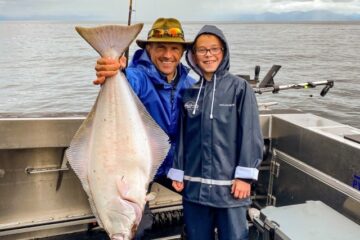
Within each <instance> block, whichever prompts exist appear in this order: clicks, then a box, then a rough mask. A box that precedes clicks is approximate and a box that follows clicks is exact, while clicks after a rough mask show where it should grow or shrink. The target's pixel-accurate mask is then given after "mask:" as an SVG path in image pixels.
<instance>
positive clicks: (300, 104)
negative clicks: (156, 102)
mask: <svg viewBox="0 0 360 240" xmlns="http://www.w3.org/2000/svg"><path fill="white" fill-rule="evenodd" d="M101 24H110V23H94V22H93V23H89V22H82V23H81V22H80V23H78V22H64V23H60V22H0V53H1V54H0V76H1V77H0V114H1V113H12V114H19V115H20V114H24V113H26V114H29V113H30V114H31V113H54V112H55V113H64V112H88V111H89V110H90V108H91V106H92V105H93V103H94V101H95V98H96V96H97V93H98V90H99V87H98V86H95V85H93V84H92V80H94V79H95V78H96V77H95V70H94V66H95V62H96V59H97V58H98V55H97V53H96V52H95V51H94V50H93V49H92V48H91V47H90V46H89V45H88V44H87V43H86V42H85V41H84V40H83V39H82V38H81V37H80V36H79V35H78V34H77V33H76V31H75V30H74V27H75V26H77V25H80V26H87V27H89V26H97V25H101ZM216 25H217V26H218V27H220V28H221V29H222V30H223V31H224V33H225V35H226V37H227V40H228V42H229V45H230V55H231V68H230V71H231V72H232V73H234V74H249V75H251V77H253V76H254V67H255V65H260V67H261V72H260V79H262V78H263V77H264V76H265V74H266V73H267V71H268V70H269V69H270V68H271V66H272V65H273V64H277V65H281V66H282V68H281V70H280V71H279V72H278V74H277V75H276V76H275V83H276V84H279V85H282V84H292V83H302V82H308V81H323V80H334V81H335V86H334V88H332V89H331V90H330V91H329V93H328V94H327V95H326V96H325V97H321V96H320V94H319V93H320V91H321V89H322V87H321V86H319V87H317V88H314V89H307V90H304V89H302V90H286V91H281V92H279V93H277V94H272V93H264V94H262V95H257V97H258V102H259V103H260V104H263V103H267V102H276V103H277V105H275V106H273V108H296V109H300V110H303V111H305V112H311V113H315V114H317V115H320V116H323V117H326V118H329V119H332V120H335V121H339V122H341V123H344V124H348V125H351V126H354V127H357V128H360V121H359V120H360V101H359V99H360V90H359V89H360V41H359V39H360V23H292V24H285V23H278V24H276V23H221V24H216ZM202 26H203V24H202V23H186V24H184V26H183V27H184V30H185V34H186V38H187V39H188V40H191V39H192V38H193V37H194V36H195V34H196V33H197V31H198V30H199V29H200V28H201V27H202ZM149 28H150V25H149V24H145V26H144V29H143V31H142V32H141V34H140V35H139V38H142V39H144V38H145V37H146V33H147V31H148V30H149ZM136 49H137V46H136V44H135V43H134V44H132V45H131V48H130V56H132V53H133V52H134V51H135V50H136Z"/></svg>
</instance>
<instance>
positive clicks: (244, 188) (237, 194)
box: [231, 179, 251, 199]
mask: <svg viewBox="0 0 360 240" xmlns="http://www.w3.org/2000/svg"><path fill="white" fill-rule="evenodd" d="M250 191H251V184H250V183H247V182H244V181H242V180H240V179H235V180H234V182H233V184H232V186H231V194H233V195H234V198H239V199H242V198H247V197H250Z"/></svg>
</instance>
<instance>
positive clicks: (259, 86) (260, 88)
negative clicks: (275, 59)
mask: <svg viewBox="0 0 360 240" xmlns="http://www.w3.org/2000/svg"><path fill="white" fill-rule="evenodd" d="M280 68H281V65H273V66H272V67H271V69H270V70H269V71H268V72H267V73H266V75H265V77H264V78H263V80H262V81H261V82H260V83H259V73H260V66H256V67H255V75H254V79H251V78H250V75H238V76H239V77H242V78H244V79H245V80H246V81H247V82H249V83H250V84H251V86H252V87H253V89H254V92H255V93H257V94H262V93H266V92H271V93H274V94H275V93H278V92H279V91H283V90H288V89H308V88H315V87H317V86H321V85H325V86H324V88H323V89H322V90H321V92H320V96H322V97H324V96H325V95H326V94H327V93H328V92H329V90H330V88H332V87H333V86H334V81H333V80H326V81H315V82H305V83H295V84H288V85H277V84H275V81H274V77H275V75H276V74H277V73H278V71H279V70H280Z"/></svg>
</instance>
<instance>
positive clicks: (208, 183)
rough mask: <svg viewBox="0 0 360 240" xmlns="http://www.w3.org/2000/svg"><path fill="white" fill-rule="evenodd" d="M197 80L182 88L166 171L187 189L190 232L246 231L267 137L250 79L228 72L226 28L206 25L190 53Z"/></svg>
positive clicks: (243, 239) (194, 237) (199, 238)
mask: <svg viewBox="0 0 360 240" xmlns="http://www.w3.org/2000/svg"><path fill="white" fill-rule="evenodd" d="M186 60H187V62H188V64H189V66H190V67H192V68H193V70H194V71H195V72H196V73H198V74H199V75H200V78H201V81H200V83H198V84H196V85H194V86H193V87H191V88H189V89H186V90H185V91H184V94H183V96H182V102H181V117H180V126H181V128H180V132H179V140H178V141H177V142H178V144H177V150H176V155H175V159H174V165H173V168H171V169H170V171H169V173H168V177H169V178H171V179H172V180H173V186H174V188H175V189H176V190H177V191H179V192H180V191H183V209H184V223H185V232H186V235H187V239H189V240H208V239H215V228H216V229H217V237H218V239H219V240H223V239H237V240H247V239H248V227H247V220H246V210H247V206H248V205H249V204H250V202H251V201H250V193H251V181H253V180H257V177H258V172H259V171H258V169H257V167H258V166H259V164H260V163H261V160H262V148H263V138H262V133H261V128H260V121H259V113H258V108H257V102H256V98H255V94H254V91H253V89H252V88H251V86H250V84H248V83H247V82H246V81H245V80H244V79H242V78H239V77H237V76H235V75H233V74H231V73H230V72H229V67H230V52H229V46H228V44H227V41H226V39H225V36H224V34H223V32H222V31H221V30H220V29H218V28H217V27H215V26H211V25H205V26H204V27H203V28H202V29H201V30H200V32H199V33H198V34H197V36H196V37H195V40H194V43H193V46H192V51H188V52H187V54H186Z"/></svg>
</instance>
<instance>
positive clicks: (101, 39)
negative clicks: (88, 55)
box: [75, 23, 143, 59]
mask: <svg viewBox="0 0 360 240" xmlns="http://www.w3.org/2000/svg"><path fill="white" fill-rule="evenodd" d="M142 27H143V24H142V23H138V24H134V25H131V26H121V25H104V26H99V27H92V28H86V27H80V26H77V27H75V29H76V31H77V32H78V33H79V34H80V35H81V37H83V38H84V39H85V41H87V42H88V43H89V44H90V45H91V46H92V47H93V48H94V49H95V50H96V51H97V52H98V53H99V54H100V56H102V57H111V58H114V59H117V58H119V57H120V56H121V55H122V54H123V53H124V51H125V50H126V49H127V48H128V47H129V46H130V44H131V43H132V41H134V39H135V38H136V36H137V35H138V34H139V32H140V31H141V29H142Z"/></svg>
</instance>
